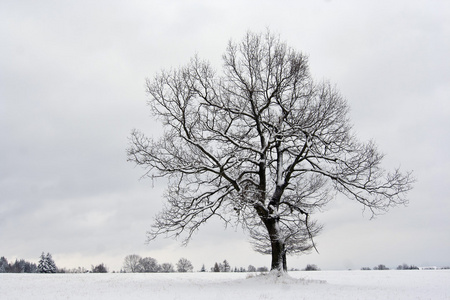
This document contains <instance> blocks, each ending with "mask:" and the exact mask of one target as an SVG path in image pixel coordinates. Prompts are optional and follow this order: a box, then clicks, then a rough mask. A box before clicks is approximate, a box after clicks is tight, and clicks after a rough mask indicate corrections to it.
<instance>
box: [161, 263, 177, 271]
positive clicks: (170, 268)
mask: <svg viewBox="0 0 450 300" xmlns="http://www.w3.org/2000/svg"><path fill="white" fill-rule="evenodd" d="M160 271H161V272H163V273H172V272H175V269H174V267H173V265H172V264H171V263H163V264H161V269H160Z"/></svg>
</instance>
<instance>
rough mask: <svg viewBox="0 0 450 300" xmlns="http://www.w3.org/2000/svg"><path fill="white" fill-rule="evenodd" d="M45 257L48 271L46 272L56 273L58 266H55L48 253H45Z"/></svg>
mask: <svg viewBox="0 0 450 300" xmlns="http://www.w3.org/2000/svg"><path fill="white" fill-rule="evenodd" d="M46 259H47V263H48V267H49V272H47V273H56V272H57V271H58V268H57V267H56V264H55V261H54V260H53V258H52V255H51V254H50V253H47V256H46Z"/></svg>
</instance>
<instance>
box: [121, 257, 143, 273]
mask: <svg viewBox="0 0 450 300" xmlns="http://www.w3.org/2000/svg"><path fill="white" fill-rule="evenodd" d="M141 259H142V258H141V257H140V256H139V255H137V254H130V255H127V256H126V257H125V259H124V261H123V269H124V271H125V272H127V273H137V272H141V271H142V266H141Z"/></svg>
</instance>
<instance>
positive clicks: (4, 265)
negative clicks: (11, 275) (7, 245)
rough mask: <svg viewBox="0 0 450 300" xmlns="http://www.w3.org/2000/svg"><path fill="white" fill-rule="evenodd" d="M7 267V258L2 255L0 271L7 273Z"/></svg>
mask: <svg viewBox="0 0 450 300" xmlns="http://www.w3.org/2000/svg"><path fill="white" fill-rule="evenodd" d="M8 269H9V264H8V260H7V259H6V258H5V257H4V256H2V257H1V258H0V273H7V272H8Z"/></svg>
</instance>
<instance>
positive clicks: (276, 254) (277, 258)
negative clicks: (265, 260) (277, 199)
mask: <svg viewBox="0 0 450 300" xmlns="http://www.w3.org/2000/svg"><path fill="white" fill-rule="evenodd" d="M265 224H266V227H267V230H268V232H269V236H270V244H271V246H272V266H271V271H274V270H277V271H279V272H287V262H286V249H285V243H284V240H283V238H282V236H281V234H280V226H279V220H278V219H269V220H267V221H266V222H265Z"/></svg>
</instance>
